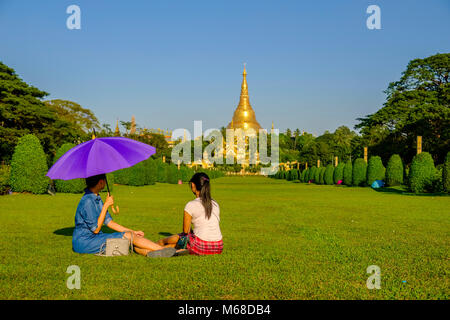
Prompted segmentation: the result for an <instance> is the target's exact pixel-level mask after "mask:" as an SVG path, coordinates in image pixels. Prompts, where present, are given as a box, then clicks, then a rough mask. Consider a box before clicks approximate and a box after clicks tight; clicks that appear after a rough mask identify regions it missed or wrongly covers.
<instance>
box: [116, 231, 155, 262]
mask: <svg viewBox="0 0 450 320" xmlns="http://www.w3.org/2000/svg"><path fill="white" fill-rule="evenodd" d="M124 237H126V238H127V239H128V240H130V239H131V235H130V232H125V234H124ZM133 245H134V250H135V251H136V252H137V253H139V254H141V255H143V256H146V255H147V253H149V252H151V251H155V250H161V249H163V247H162V246H160V245H158V244H156V243H154V242H153V241H150V240H148V239H146V238H144V237H141V236H136V235H134V236H133Z"/></svg>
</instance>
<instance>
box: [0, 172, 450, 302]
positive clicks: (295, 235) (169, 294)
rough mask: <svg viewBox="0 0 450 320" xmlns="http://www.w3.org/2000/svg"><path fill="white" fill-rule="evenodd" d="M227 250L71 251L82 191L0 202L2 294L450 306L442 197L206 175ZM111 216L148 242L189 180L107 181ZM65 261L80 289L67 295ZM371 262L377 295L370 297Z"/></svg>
mask: <svg viewBox="0 0 450 320" xmlns="http://www.w3.org/2000/svg"><path fill="white" fill-rule="evenodd" d="M212 183H213V184H212V187H213V190H212V192H213V197H214V198H215V199H216V200H217V201H218V202H219V204H220V206H221V218H222V221H221V229H222V233H223V236H224V245H225V249H224V253H223V254H222V255H219V256H209V257H195V256H184V257H176V258H169V259H150V258H145V257H142V256H138V255H136V254H134V255H132V256H128V257H116V258H103V257H96V256H92V255H80V254H77V253H74V252H73V251H72V243H71V241H72V237H71V235H72V228H73V225H74V215H75V208H76V206H77V203H78V201H79V199H80V197H81V195H67V194H57V195H56V196H54V197H52V196H49V195H41V196H35V195H28V194H21V195H13V196H2V197H0V226H1V233H0V299H448V298H449V293H450V290H449V278H448V270H449V264H450V260H449V243H450V241H449V240H450V237H449V236H450V216H449V208H450V197H448V196H440V197H436V196H412V195H402V194H397V193H395V192H393V193H387V192H386V193H384V192H376V191H374V190H371V189H370V188H347V187H335V186H318V185H306V184H301V183H292V182H287V181H284V180H274V179H267V178H263V177H226V178H220V179H217V180H213V182H212ZM114 196H115V200H116V203H117V204H118V205H119V206H120V212H121V213H120V215H119V216H117V217H115V220H116V221H117V222H118V223H120V224H123V225H125V226H127V227H130V228H134V229H137V230H143V231H144V232H145V233H146V237H148V238H149V239H152V240H157V239H159V238H162V237H164V236H165V235H166V234H167V233H177V232H180V231H181V224H182V212H183V208H184V205H185V203H186V202H187V201H189V200H191V199H192V193H191V192H190V191H189V190H188V187H187V185H182V186H181V185H169V184H157V185H155V186H146V187H127V186H115V190H114ZM70 265H78V266H79V267H80V268H81V289H80V290H76V289H75V290H69V289H67V287H66V280H67V277H68V276H69V274H67V273H66V269H67V267H68V266H70ZM369 265H377V266H379V267H380V268H381V289H380V290H369V289H367V287H366V280H367V278H368V277H369V274H367V273H366V269H367V267H368V266H369Z"/></svg>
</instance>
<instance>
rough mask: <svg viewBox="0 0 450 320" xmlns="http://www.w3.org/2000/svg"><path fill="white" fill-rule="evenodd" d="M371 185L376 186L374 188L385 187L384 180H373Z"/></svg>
mask: <svg viewBox="0 0 450 320" xmlns="http://www.w3.org/2000/svg"><path fill="white" fill-rule="evenodd" d="M371 187H372V188H374V189H377V188H381V187H384V181H381V180H375V181H374V182H372V185H371Z"/></svg>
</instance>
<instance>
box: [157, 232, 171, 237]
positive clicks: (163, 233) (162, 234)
mask: <svg viewBox="0 0 450 320" xmlns="http://www.w3.org/2000/svg"><path fill="white" fill-rule="evenodd" d="M158 234H159V235H160V236H164V237H170V236H172V235H173V233H171V232H158Z"/></svg>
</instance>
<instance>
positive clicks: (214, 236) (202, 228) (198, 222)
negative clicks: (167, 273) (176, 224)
mask: <svg viewBox="0 0 450 320" xmlns="http://www.w3.org/2000/svg"><path fill="white" fill-rule="evenodd" d="M189 185H190V187H191V190H192V193H193V194H194V195H195V200H192V201H189V202H188V203H187V204H186V206H185V207H184V219H183V233H179V234H176V235H173V236H170V237H168V238H165V239H161V240H159V241H158V244H159V245H161V246H165V247H172V248H175V249H178V254H182V253H183V252H185V253H190V254H194V255H208V254H220V253H222V250H223V241H222V233H221V232H220V226H219V223H220V208H219V204H218V203H217V202H216V201H215V200H213V199H211V184H210V180H209V177H208V175H207V174H205V173H203V172H197V173H196V174H194V175H193V176H192V178H191V180H189ZM191 223H192V225H193V231H192V229H191Z"/></svg>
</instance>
